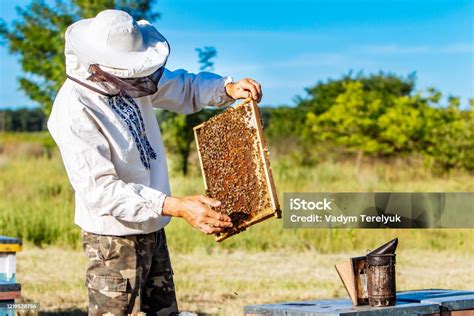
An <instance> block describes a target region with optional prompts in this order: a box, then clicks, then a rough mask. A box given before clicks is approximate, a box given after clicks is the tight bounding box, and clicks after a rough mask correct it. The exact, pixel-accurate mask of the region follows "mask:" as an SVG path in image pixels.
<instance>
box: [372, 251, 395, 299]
mask: <svg viewBox="0 0 474 316" xmlns="http://www.w3.org/2000/svg"><path fill="white" fill-rule="evenodd" d="M367 294H368V296H369V305H370V306H377V307H382V306H392V305H395V300H396V282H395V254H369V255H367Z"/></svg>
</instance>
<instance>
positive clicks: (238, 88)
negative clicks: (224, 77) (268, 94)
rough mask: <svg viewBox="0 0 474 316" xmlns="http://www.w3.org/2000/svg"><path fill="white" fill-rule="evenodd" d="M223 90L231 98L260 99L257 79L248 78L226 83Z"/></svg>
mask: <svg viewBox="0 0 474 316" xmlns="http://www.w3.org/2000/svg"><path fill="white" fill-rule="evenodd" d="M225 92H226V93H227V95H228V96H229V97H231V98H232V99H247V98H252V99H254V100H255V101H257V102H260V100H262V87H261V86H260V84H259V83H258V82H257V81H255V80H253V79H250V78H245V79H242V80H239V81H237V82H235V83H228V84H227V85H226V86H225Z"/></svg>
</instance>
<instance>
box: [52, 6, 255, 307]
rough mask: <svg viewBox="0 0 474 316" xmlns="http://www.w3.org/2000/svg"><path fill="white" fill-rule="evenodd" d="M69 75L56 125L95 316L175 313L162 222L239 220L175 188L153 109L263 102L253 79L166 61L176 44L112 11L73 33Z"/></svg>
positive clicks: (206, 229) (205, 226)
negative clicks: (186, 68) (176, 219)
mask: <svg viewBox="0 0 474 316" xmlns="http://www.w3.org/2000/svg"><path fill="white" fill-rule="evenodd" d="M65 38H66V48H65V55H66V74H67V80H66V81H65V82H64V84H63V86H62V87H61V89H60V90H59V92H58V95H57V97H56V99H55V101H54V105H53V109H52V112H51V116H50V117H49V120H48V129H49V131H50V133H51V135H52V136H53V138H54V140H55V142H56V143H57V145H58V147H59V150H60V152H61V156H62V158H63V161H64V165H65V168H66V171H67V174H68V177H69V180H70V182H71V184H72V186H73V188H74V191H75V219H74V220H75V223H76V224H77V225H79V226H80V227H81V228H82V230H83V246H84V251H85V253H86V255H87V257H88V258H89V265H88V268H87V273H86V282H85V284H86V286H87V288H88V292H89V315H102V314H106V313H109V315H110V314H114V315H123V314H128V313H135V312H138V311H141V312H145V313H146V314H147V315H177V314H178V307H177V303H176V297H175V288H174V284H173V270H172V268H171V263H170V258H169V254H168V248H167V244H166V237H165V232H164V229H163V228H164V227H165V226H166V224H168V222H169V221H170V217H172V216H174V217H181V218H183V219H184V220H185V221H187V222H188V223H189V224H190V225H191V226H193V227H195V228H197V229H198V230H200V231H202V232H203V233H206V234H212V233H216V232H220V231H221V230H222V229H223V228H225V227H230V226H232V224H231V222H230V218H229V217H227V216H225V215H222V214H219V213H217V212H214V211H212V210H211V209H210V207H209V206H218V205H219V201H216V200H212V199H210V198H207V197H205V196H202V195H198V196H187V197H176V196H172V195H171V193H170V185H169V181H168V172H167V164H166V157H165V150H164V147H163V141H162V138H161V134H160V129H159V127H158V123H157V121H156V117H155V113H154V111H153V109H154V108H160V109H165V110H170V111H174V112H178V113H183V114H190V113H194V112H197V111H199V110H201V109H202V108H204V107H205V106H215V107H224V106H227V105H229V104H231V103H232V102H233V101H234V100H235V99H242V98H247V97H252V98H254V99H255V100H260V98H261V89H260V85H259V84H258V83H257V82H256V81H254V80H252V79H243V80H240V81H238V82H235V83H233V82H232V79H231V78H230V77H221V76H218V75H216V74H212V73H199V74H190V73H188V72H186V71H184V70H176V71H170V70H168V69H166V68H165V66H166V61H167V59H168V56H169V53H170V46H169V44H168V42H167V41H166V39H165V38H164V37H163V35H161V34H160V33H159V32H158V31H157V30H156V28H155V27H154V26H153V25H151V24H150V23H149V22H147V21H143V20H142V21H138V22H137V21H135V20H134V19H133V18H132V17H131V16H130V15H129V14H128V13H126V12H124V11H118V10H105V11H103V12H100V13H99V14H98V15H97V16H96V17H95V18H91V19H84V20H81V21H78V22H76V23H74V24H72V25H71V26H70V27H69V28H68V29H67V31H66V35H65Z"/></svg>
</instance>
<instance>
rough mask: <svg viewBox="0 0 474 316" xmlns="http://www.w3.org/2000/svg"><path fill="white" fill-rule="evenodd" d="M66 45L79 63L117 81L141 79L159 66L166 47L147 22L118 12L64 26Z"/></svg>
mask: <svg viewBox="0 0 474 316" xmlns="http://www.w3.org/2000/svg"><path fill="white" fill-rule="evenodd" d="M66 42H67V43H66V45H67V46H68V47H70V48H71V49H72V50H73V51H74V53H75V55H76V56H77V58H78V59H79V60H80V61H81V63H83V64H86V65H87V64H89V65H90V64H99V65H100V66H101V69H103V70H104V71H107V72H108V73H110V74H112V75H115V76H118V77H121V78H137V77H145V76H148V75H150V74H152V73H153V72H155V71H156V70H157V69H159V68H160V67H162V66H163V65H164V64H165V63H166V60H167V59H168V56H169V52H170V48H169V44H168V42H167V41H166V39H165V37H164V36H163V35H161V34H160V32H158V30H157V29H156V28H155V27H154V26H153V25H151V24H150V23H149V22H148V21H145V20H141V21H138V22H137V21H135V20H134V19H133V18H132V16H130V14H128V13H127V12H125V11H120V10H104V11H102V12H100V13H99V14H97V16H96V17H94V18H91V19H84V20H80V21H78V22H76V23H74V24H72V25H71V26H69V27H68V29H67V31H66Z"/></svg>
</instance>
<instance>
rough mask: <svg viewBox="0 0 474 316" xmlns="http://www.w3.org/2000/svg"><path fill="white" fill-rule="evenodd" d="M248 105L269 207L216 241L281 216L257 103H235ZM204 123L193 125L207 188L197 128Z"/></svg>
mask: <svg viewBox="0 0 474 316" xmlns="http://www.w3.org/2000/svg"><path fill="white" fill-rule="evenodd" d="M245 106H246V107H249V108H250V109H251V112H250V113H251V120H250V125H249V128H255V129H256V135H257V139H256V143H257V146H258V153H259V158H260V159H261V161H262V165H263V171H264V175H259V176H264V177H265V184H266V186H267V192H268V195H269V199H270V202H271V207H269V208H266V209H264V210H261V211H260V212H259V213H258V214H257V216H254V217H252V218H250V219H248V220H245V221H243V222H242V223H241V224H240V225H239V227H237V229H238V231H237V232H233V233H225V234H221V235H219V236H216V241H218V242H221V241H223V240H225V239H227V238H229V237H230V236H232V235H235V234H238V233H239V232H241V231H244V230H245V229H246V228H247V227H250V226H252V225H255V224H257V223H259V222H261V221H264V220H266V219H268V218H271V217H277V218H281V211H280V205H279V203H278V197H277V194H276V189H275V183H274V181H273V175H272V172H271V168H270V161H269V159H268V151H267V147H266V143H265V138H264V135H263V126H262V119H261V117H260V111H259V110H258V107H257V104H256V102H255V101H253V100H250V99H247V100H245V101H244V102H242V103H241V104H239V105H237V106H236V108H237V107H245ZM205 125H206V123H202V124H200V125H198V126H196V127H194V129H193V130H194V139H195V140H196V148H197V152H198V156H199V164H200V166H201V172H202V175H203V179H204V187H205V188H206V190H207V188H208V183H207V181H208V180H207V177H206V172H205V170H204V167H203V161H202V159H203V158H202V155H201V148H200V146H199V130H200V129H201V128H203V127H204V126H205Z"/></svg>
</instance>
